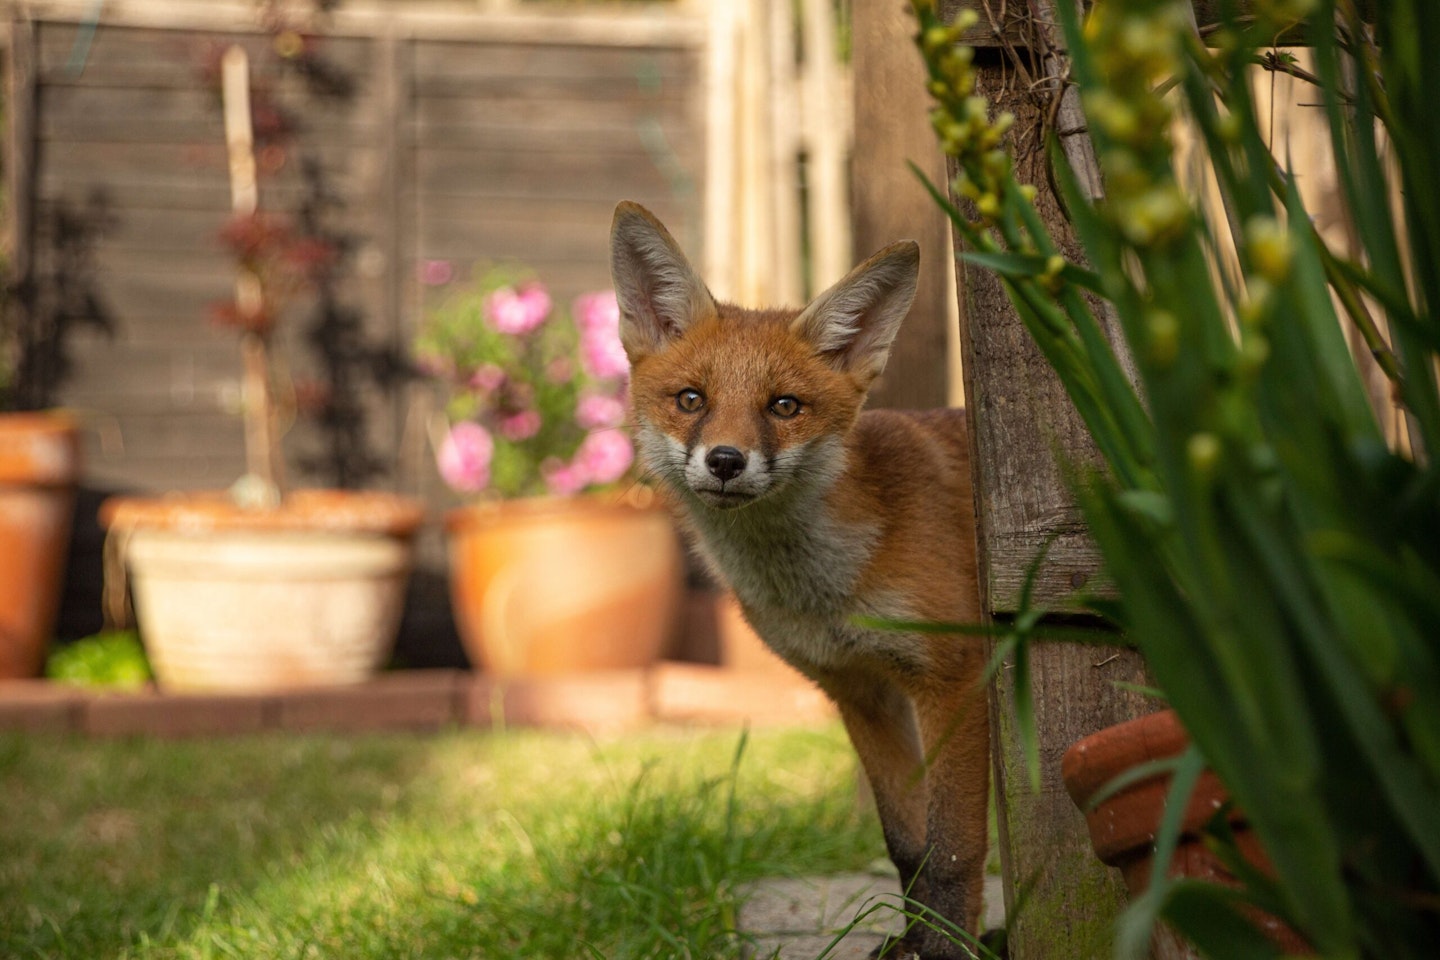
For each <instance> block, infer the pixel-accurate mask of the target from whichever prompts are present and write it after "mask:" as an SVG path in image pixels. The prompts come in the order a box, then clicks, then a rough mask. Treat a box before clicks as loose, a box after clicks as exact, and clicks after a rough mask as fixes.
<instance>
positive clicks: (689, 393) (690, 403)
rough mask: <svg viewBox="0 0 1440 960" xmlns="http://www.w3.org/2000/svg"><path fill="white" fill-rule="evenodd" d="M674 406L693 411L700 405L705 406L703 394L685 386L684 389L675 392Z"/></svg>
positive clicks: (687, 411)
mask: <svg viewBox="0 0 1440 960" xmlns="http://www.w3.org/2000/svg"><path fill="white" fill-rule="evenodd" d="M675 406H677V407H679V408H680V409H681V410H683V411H685V412H686V413H695V412H696V411H697V410H699V409H700V408H701V407H703V406H705V394H703V393H701V392H700V391H699V390H696V389H694V388H693V387H686V388H685V389H684V390H681V391H680V392H679V393H677V394H675Z"/></svg>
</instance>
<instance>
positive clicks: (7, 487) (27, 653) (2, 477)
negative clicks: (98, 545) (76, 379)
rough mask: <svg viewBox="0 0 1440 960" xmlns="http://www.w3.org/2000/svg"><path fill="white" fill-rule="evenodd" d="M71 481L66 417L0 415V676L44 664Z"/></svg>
mask: <svg viewBox="0 0 1440 960" xmlns="http://www.w3.org/2000/svg"><path fill="white" fill-rule="evenodd" d="M79 477H80V440H79V431H78V429H77V426H76V423H75V421H74V419H73V418H71V417H69V416H67V415H65V414H62V413H7V414H3V415H0V678H15V677H34V676H38V675H39V673H40V669H41V667H42V666H43V665H44V663H45V648H46V646H47V644H48V643H49V641H50V632H51V631H52V630H53V629H54V628H55V615H56V612H57V611H58V610H59V606H60V590H61V587H62V586H63V585H64V580H65V560H66V554H67V552H68V550H69V548H70V525H71V521H72V519H73V516H74V513H75V486H76V484H77V483H78V481H79Z"/></svg>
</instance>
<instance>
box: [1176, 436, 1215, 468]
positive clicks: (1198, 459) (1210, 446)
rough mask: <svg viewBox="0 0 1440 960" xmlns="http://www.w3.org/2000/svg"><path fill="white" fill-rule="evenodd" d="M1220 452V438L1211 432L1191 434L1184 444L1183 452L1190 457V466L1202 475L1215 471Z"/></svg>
mask: <svg viewBox="0 0 1440 960" xmlns="http://www.w3.org/2000/svg"><path fill="white" fill-rule="evenodd" d="M1221 452H1222V448H1221V445H1220V438H1219V437H1216V436H1215V434H1213V433H1197V434H1193V435H1192V436H1191V437H1190V439H1189V440H1188V441H1187V442H1186V444H1185V454H1186V456H1187V457H1189V459H1190V466H1191V468H1192V469H1193V470H1194V471H1195V472H1196V473H1198V474H1201V475H1202V476H1208V475H1209V474H1211V473H1214V472H1215V465H1216V464H1217V463H1219V462H1220V454H1221Z"/></svg>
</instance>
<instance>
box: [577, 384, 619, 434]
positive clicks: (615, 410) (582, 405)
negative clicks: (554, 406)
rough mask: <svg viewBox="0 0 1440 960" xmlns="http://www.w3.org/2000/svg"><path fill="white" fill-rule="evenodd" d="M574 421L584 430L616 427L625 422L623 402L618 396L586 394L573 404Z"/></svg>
mask: <svg viewBox="0 0 1440 960" xmlns="http://www.w3.org/2000/svg"><path fill="white" fill-rule="evenodd" d="M575 422H576V423H578V424H579V425H580V426H581V427H582V428H583V429H586V430H600V429H603V428H605V427H618V426H620V424H622V423H624V422H625V403H624V401H622V400H621V399H620V398H619V397H607V396H605V395H603V394H598V393H590V394H586V395H585V396H583V397H581V398H580V402H579V403H577V404H576V405H575Z"/></svg>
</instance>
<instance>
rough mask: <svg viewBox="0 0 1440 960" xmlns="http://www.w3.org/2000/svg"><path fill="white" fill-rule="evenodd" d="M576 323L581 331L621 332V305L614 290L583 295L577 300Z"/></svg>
mask: <svg viewBox="0 0 1440 960" xmlns="http://www.w3.org/2000/svg"><path fill="white" fill-rule="evenodd" d="M575 322H576V323H577V324H578V325H579V326H580V329H581V330H586V331H588V330H594V329H596V328H599V329H602V330H619V329H620V303H619V301H617V300H616V299H615V291H614V290H600V291H597V292H595V293H582V294H580V296H578V297H576V298H575Z"/></svg>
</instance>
